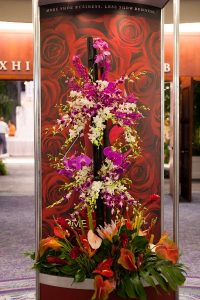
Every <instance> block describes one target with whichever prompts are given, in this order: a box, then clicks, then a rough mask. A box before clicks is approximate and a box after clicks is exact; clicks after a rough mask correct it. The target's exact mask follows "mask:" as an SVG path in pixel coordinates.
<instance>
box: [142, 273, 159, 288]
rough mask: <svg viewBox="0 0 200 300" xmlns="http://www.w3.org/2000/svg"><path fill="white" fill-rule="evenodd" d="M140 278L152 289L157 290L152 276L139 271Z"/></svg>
mask: <svg viewBox="0 0 200 300" xmlns="http://www.w3.org/2000/svg"><path fill="white" fill-rule="evenodd" d="M139 274H140V276H141V277H142V278H143V279H144V280H145V281H146V282H147V283H148V284H149V285H150V286H152V287H154V288H155V289H157V287H156V285H155V282H154V280H153V278H152V276H151V275H150V274H149V272H148V271H140V273H139Z"/></svg>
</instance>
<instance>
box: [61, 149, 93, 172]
mask: <svg viewBox="0 0 200 300" xmlns="http://www.w3.org/2000/svg"><path fill="white" fill-rule="evenodd" d="M91 163H92V160H91V158H90V157H88V156H87V155H85V154H81V155H79V156H75V155H72V156H71V157H70V158H66V156H65V157H64V158H63V164H64V169H60V170H59V171H58V173H59V174H61V175H64V176H67V177H72V176H73V175H74V172H76V171H79V170H81V169H82V168H83V167H84V166H90V164H91Z"/></svg>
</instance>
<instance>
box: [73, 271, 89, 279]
mask: <svg viewBox="0 0 200 300" xmlns="http://www.w3.org/2000/svg"><path fill="white" fill-rule="evenodd" d="M85 278H86V275H85V272H84V271H83V270H82V269H79V270H78V271H77V272H76V274H75V276H74V281H75V282H82V281H84V280H85Z"/></svg>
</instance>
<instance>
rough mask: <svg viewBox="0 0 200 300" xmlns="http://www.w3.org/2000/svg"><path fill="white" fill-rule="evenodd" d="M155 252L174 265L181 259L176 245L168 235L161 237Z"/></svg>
mask: <svg viewBox="0 0 200 300" xmlns="http://www.w3.org/2000/svg"><path fill="white" fill-rule="evenodd" d="M155 252H156V254H157V255H158V256H159V257H160V258H163V259H167V260H170V261H171V262H172V263H174V264H175V263H176V262H177V260H178V257H179V252H178V248H177V246H176V244H175V243H174V242H173V241H172V240H170V239H169V236H168V234H166V233H164V234H163V235H162V236H161V238H160V241H159V242H158V243H157V244H156V247H155Z"/></svg>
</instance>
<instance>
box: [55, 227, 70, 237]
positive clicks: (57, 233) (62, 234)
mask: <svg viewBox="0 0 200 300" xmlns="http://www.w3.org/2000/svg"><path fill="white" fill-rule="evenodd" d="M53 231H54V234H55V236H57V237H59V238H61V239H64V238H65V237H69V236H70V234H69V231H68V230H67V229H66V230H63V229H62V228H61V227H58V226H55V227H54V229H53Z"/></svg>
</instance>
